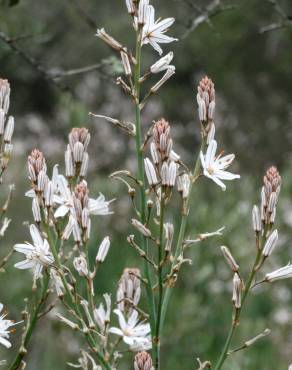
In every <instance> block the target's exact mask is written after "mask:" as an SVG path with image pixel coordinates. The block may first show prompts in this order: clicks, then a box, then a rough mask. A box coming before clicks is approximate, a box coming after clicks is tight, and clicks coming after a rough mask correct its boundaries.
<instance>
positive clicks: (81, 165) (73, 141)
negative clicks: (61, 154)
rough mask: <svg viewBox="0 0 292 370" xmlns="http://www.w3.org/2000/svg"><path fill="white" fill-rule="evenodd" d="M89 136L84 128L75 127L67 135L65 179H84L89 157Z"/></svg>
mask: <svg viewBox="0 0 292 370" xmlns="http://www.w3.org/2000/svg"><path fill="white" fill-rule="evenodd" d="M89 142H90V134H89V132H88V130H87V129H86V128H85V127H81V128H78V127H75V128H73V129H72V130H71V132H70V134H69V144H68V146H67V150H66V151H65V172H66V177H67V178H73V177H76V176H80V177H85V176H86V174H87V169H88V160H89V156H88V153H87V147H88V144H89Z"/></svg>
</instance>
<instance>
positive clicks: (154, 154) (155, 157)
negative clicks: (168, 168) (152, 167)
mask: <svg viewBox="0 0 292 370" xmlns="http://www.w3.org/2000/svg"><path fill="white" fill-rule="evenodd" d="M150 152H151V157H152V160H153V162H154V163H155V164H158V163H159V162H160V154H159V152H158V150H157V149H156V145H155V144H154V143H153V142H152V143H151V144H150Z"/></svg>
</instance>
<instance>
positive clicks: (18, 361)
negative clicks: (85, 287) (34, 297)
mask: <svg viewBox="0 0 292 370" xmlns="http://www.w3.org/2000/svg"><path fill="white" fill-rule="evenodd" d="M49 281H50V275H49V274H46V275H45V277H44V281H43V287H42V291H41V296H40V299H39V302H38V304H37V306H36V308H35V310H34V312H33V314H32V317H31V319H30V323H29V326H28V328H27V330H26V333H25V337H24V339H23V342H22V346H21V350H20V351H19V352H18V354H17V356H16V357H15V359H14V361H13V362H12V364H11V365H10V367H9V370H16V369H18V368H19V366H20V365H21V362H22V360H23V358H24V356H25V355H26V349H27V347H28V345H29V343H30V340H31V337H32V333H33V331H34V328H35V326H36V323H37V321H38V316H39V313H40V310H41V308H42V305H43V303H44V302H45V300H46V294H47V289H48V286H49Z"/></svg>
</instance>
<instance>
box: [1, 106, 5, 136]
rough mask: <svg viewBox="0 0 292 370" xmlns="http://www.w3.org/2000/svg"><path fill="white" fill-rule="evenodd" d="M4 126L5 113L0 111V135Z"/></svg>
mask: <svg viewBox="0 0 292 370" xmlns="http://www.w3.org/2000/svg"><path fill="white" fill-rule="evenodd" d="M4 125H5V112H4V110H3V109H0V135H1V136H2V135H3V134H4Z"/></svg>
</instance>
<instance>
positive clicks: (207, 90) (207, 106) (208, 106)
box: [197, 76, 216, 134]
mask: <svg viewBox="0 0 292 370" xmlns="http://www.w3.org/2000/svg"><path fill="white" fill-rule="evenodd" d="M197 103H198V110H199V119H200V121H201V124H202V126H203V128H204V131H205V134H208V133H209V131H210V129H211V127H212V126H213V125H214V123H213V122H214V115H215V106H216V104H215V87H214V83H213V81H212V80H211V79H210V78H209V77H207V76H205V77H204V78H202V80H201V81H200V83H199V86H198V93H197Z"/></svg>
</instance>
